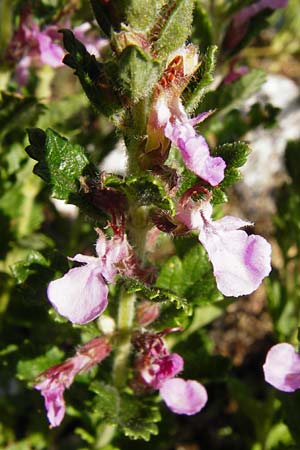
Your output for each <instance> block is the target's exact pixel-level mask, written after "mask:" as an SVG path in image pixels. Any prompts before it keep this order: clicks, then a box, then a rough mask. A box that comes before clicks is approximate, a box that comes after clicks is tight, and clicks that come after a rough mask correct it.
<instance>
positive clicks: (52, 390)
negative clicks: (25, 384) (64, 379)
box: [35, 379, 66, 427]
mask: <svg viewBox="0 0 300 450" xmlns="http://www.w3.org/2000/svg"><path fill="white" fill-rule="evenodd" d="M35 389H37V390H39V391H41V393H42V396H43V397H44V399H45V407H46V410H47V417H48V420H49V422H50V424H51V426H52V427H58V426H59V425H60V424H61V422H62V420H63V418H64V416H65V412H66V406H65V401H64V397H63V394H64V390H65V387H64V386H63V385H62V384H57V383H55V384H54V385H52V386H51V383H49V380H47V379H46V380H44V381H42V382H41V383H39V384H37V385H36V386H35Z"/></svg>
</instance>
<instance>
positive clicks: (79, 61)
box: [62, 29, 122, 121]
mask: <svg viewBox="0 0 300 450" xmlns="http://www.w3.org/2000/svg"><path fill="white" fill-rule="evenodd" d="M62 33H63V38H64V46H65V49H66V50H67V51H68V52H69V53H68V54H67V55H66V56H65V57H64V60H63V62H64V63H65V64H66V65H67V66H69V67H71V68H72V69H75V75H77V77H78V78H79V81H80V83H81V85H82V88H83V90H84V91H85V93H86V95H87V97H88V99H89V100H90V102H91V103H92V104H93V105H94V106H95V108H97V109H98V110H99V111H100V112H102V113H103V114H104V115H106V116H108V117H110V118H111V119H112V120H113V121H114V120H116V121H118V114H119V113H120V112H121V109H122V107H121V104H120V102H119V99H118V97H117V95H116V93H115V92H114V90H113V88H112V85H111V84H110V81H109V79H108V77H107V73H106V71H105V65H104V64H103V63H99V62H98V61H97V60H96V58H95V56H94V55H90V54H89V53H88V51H87V50H86V48H85V46H84V45H83V44H82V43H81V42H80V41H78V39H76V38H75V36H74V34H73V33H72V31H70V30H66V29H64V30H62Z"/></svg>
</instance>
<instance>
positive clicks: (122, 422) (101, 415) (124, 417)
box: [90, 381, 161, 441]
mask: <svg viewBox="0 0 300 450" xmlns="http://www.w3.org/2000/svg"><path fill="white" fill-rule="evenodd" d="M90 389H91V391H93V392H94V393H95V394H96V397H95V400H94V403H93V409H94V414H96V417H97V419H98V420H99V419H100V420H103V421H104V422H105V423H109V424H113V425H118V426H119V427H120V428H121V429H122V431H123V433H124V434H125V435H126V436H128V437H129V438H131V439H144V440H146V441H148V440H149V439H150V437H151V435H153V434H157V433H158V428H157V425H156V423H157V422H159V421H160V419H161V416H160V413H159V409H158V406H157V405H154V404H153V401H151V400H148V399H145V398H137V397H136V396H133V395H130V394H127V393H120V392H119V391H118V390H117V389H116V388H115V387H113V386H110V385H107V384H104V383H101V382H98V381H97V382H94V383H92V385H91V387H90Z"/></svg>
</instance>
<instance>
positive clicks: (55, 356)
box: [17, 347, 64, 381]
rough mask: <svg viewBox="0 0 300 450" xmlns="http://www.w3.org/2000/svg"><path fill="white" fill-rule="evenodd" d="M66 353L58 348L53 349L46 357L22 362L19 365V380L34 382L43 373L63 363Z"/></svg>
mask: <svg viewBox="0 0 300 450" xmlns="http://www.w3.org/2000/svg"><path fill="white" fill-rule="evenodd" d="M63 357H64V353H63V352H62V351H61V350H60V349H59V348H57V347H52V348H51V350H49V351H48V352H47V353H46V354H45V355H42V356H39V357H38V358H34V359H30V360H21V361H19V362H18V365H17V377H18V378H19V380H25V381H33V380H34V378H36V377H37V376H38V375H39V374H40V373H41V372H43V371H44V370H46V369H48V368H49V367H52V366H54V365H55V364H58V363H60V362H61V360H62V359H63Z"/></svg>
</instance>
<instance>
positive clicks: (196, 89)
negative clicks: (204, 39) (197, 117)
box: [183, 45, 218, 113]
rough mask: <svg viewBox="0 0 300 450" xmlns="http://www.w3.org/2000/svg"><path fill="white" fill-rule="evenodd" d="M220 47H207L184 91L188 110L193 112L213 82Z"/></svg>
mask: <svg viewBox="0 0 300 450" xmlns="http://www.w3.org/2000/svg"><path fill="white" fill-rule="evenodd" d="M217 50H218V47H217V46H216V45H212V46H210V47H209V48H208V49H207V52H206V53H205V56H204V58H203V60H202V63H201V65H200V67H199V69H198V71H197V72H196V73H195V75H194V77H193V78H192V80H191V81H190V83H189V84H188V86H187V88H186V90H185V91H184V93H183V99H184V105H185V108H186V110H187V112H189V113H191V112H193V111H194V110H195V109H196V108H197V106H198V105H199V103H200V102H201V100H202V98H203V96H204V94H205V93H206V91H207V88H208V86H209V85H210V84H211V83H212V82H213V79H214V78H213V74H214V71H215V65H216V53H217Z"/></svg>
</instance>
